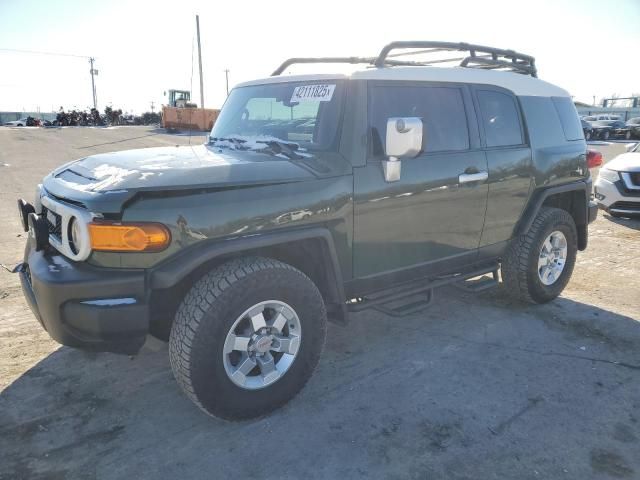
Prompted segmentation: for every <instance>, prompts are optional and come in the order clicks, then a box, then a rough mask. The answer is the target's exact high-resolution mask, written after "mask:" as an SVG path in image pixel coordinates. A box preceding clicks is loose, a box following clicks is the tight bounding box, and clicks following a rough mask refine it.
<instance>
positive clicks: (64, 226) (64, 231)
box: [40, 195, 95, 262]
mask: <svg viewBox="0 0 640 480" xmlns="http://www.w3.org/2000/svg"><path fill="white" fill-rule="evenodd" d="M40 202H41V208H40V212H42V206H44V207H46V209H47V210H51V211H52V212H54V213H57V214H58V215H60V217H61V229H60V230H61V231H60V235H61V239H60V240H58V239H57V238H56V237H55V235H51V234H50V235H49V244H50V245H51V246H52V247H53V248H55V249H56V250H58V251H59V252H60V253H61V254H63V255H64V256H65V257H68V258H70V259H71V260H75V261H77V262H81V261H82V260H86V259H87V258H88V257H89V254H91V239H90V237H89V227H88V224H89V223H91V221H92V220H93V218H94V216H95V215H94V214H92V213H91V212H88V211H87V210H84V209H81V208H78V207H73V206H71V205H67V204H65V203H62V202H58V201H56V200H54V199H52V198H51V197H47V196H46V195H43V196H41V197H40ZM74 217H75V219H76V221H77V222H78V225H80V238H81V239H82V242H81V248H80V250H79V251H78V253H74V252H73V250H72V249H71V246H70V244H69V222H70V221H71V219H72V218H74Z"/></svg>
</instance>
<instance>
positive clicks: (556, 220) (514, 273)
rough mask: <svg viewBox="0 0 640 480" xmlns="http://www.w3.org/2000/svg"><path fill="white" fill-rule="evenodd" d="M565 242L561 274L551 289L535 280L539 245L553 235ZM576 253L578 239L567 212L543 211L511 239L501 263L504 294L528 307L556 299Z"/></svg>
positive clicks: (567, 277)
mask: <svg viewBox="0 0 640 480" xmlns="http://www.w3.org/2000/svg"><path fill="white" fill-rule="evenodd" d="M556 230H559V231H561V232H562V233H563V234H564V236H565V238H566V239H567V258H566V262H565V265H564V269H563V270H562V273H561V274H560V276H559V277H558V279H557V280H556V281H555V282H554V283H552V284H551V285H545V284H544V283H542V281H541V280H540V277H539V276H538V257H539V255H540V251H541V249H542V244H543V243H544V241H545V240H546V238H547V237H548V236H549V235H550V234H551V233H552V232H554V231H556ZM577 251H578V235H577V231H576V225H575V222H574V221H573V218H572V217H571V215H570V214H569V212H567V211H566V210H561V209H559V208H550V207H542V208H541V209H540V211H539V212H538V215H537V216H536V218H535V220H534V221H533V224H532V225H531V228H530V229H529V231H527V232H526V233H525V234H524V235H520V236H519V237H516V238H514V239H513V240H512V241H511V243H510V245H509V248H508V249H507V252H506V254H505V257H504V258H503V260H502V267H501V271H502V281H503V284H504V285H503V286H504V289H505V292H506V293H507V294H508V295H509V296H510V297H512V298H514V299H517V300H520V301H524V302H527V303H546V302H549V301H551V300H553V299H554V298H556V297H557V296H558V295H560V293H561V292H562V290H564V288H565V287H566V285H567V283H568V282H569V279H570V278H571V273H572V272H573V267H574V265H575V262H576V254H577Z"/></svg>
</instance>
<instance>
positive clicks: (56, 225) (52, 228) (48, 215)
mask: <svg viewBox="0 0 640 480" xmlns="http://www.w3.org/2000/svg"><path fill="white" fill-rule="evenodd" d="M42 215H43V216H44V218H45V219H46V220H47V226H48V227H49V235H53V236H54V237H56V238H57V239H58V241H62V217H61V216H60V215H58V214H57V213H55V212H54V211H52V210H49V209H48V208H47V207H42ZM52 220H54V221H52Z"/></svg>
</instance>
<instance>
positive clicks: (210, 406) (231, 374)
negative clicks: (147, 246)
mask: <svg viewBox="0 0 640 480" xmlns="http://www.w3.org/2000/svg"><path fill="white" fill-rule="evenodd" d="M325 336H326V311H325V306H324V302H323V300H322V296H321V295H320V292H319V291H318V289H317V288H316V286H315V284H314V283H313V282H312V281H311V280H310V279H309V278H308V277H307V276H306V275H305V274H303V273H302V272H300V271H299V270H297V269H295V268H293V267H292V266H290V265H287V264H285V263H282V262H279V261H276V260H272V259H267V258H260V257H253V258H245V259H237V260H232V261H230V262H228V263H225V264H223V265H221V266H219V267H217V268H216V269H214V270H212V271H211V272H210V273H209V274H207V275H205V276H204V277H203V278H202V279H200V280H199V281H198V282H197V283H196V284H195V285H194V286H193V287H192V289H191V291H190V292H189V293H188V294H187V296H186V297H185V299H184V301H183V302H182V304H181V305H180V307H179V308H178V312H177V314H176V318H175V321H174V324H173V327H172V329H171V335H170V338H169V355H170V363H171V368H172V370H173V373H174V376H175V377H176V380H177V381H178V383H179V384H180V386H181V387H182V389H183V390H184V392H185V393H186V394H187V396H189V397H190V398H191V400H193V401H194V402H195V403H196V405H198V406H199V407H200V408H201V409H202V410H204V411H205V412H206V413H208V414H210V415H213V416H216V417H220V418H224V419H228V420H240V419H246V418H252V417H257V416H260V415H264V414H266V413H269V412H271V411H272V410H275V409H276V408H278V407H280V406H282V405H284V404H285V403H286V402H287V401H289V400H290V399H291V398H293V397H294V396H295V395H296V394H297V393H298V391H300V389H302V387H303V386H304V385H305V384H306V382H307V380H308V379H309V377H310V376H311V374H312V373H313V370H314V369H315V367H316V365H317V364H318V360H319V358H320V353H321V351H322V348H323V346H324V341H325Z"/></svg>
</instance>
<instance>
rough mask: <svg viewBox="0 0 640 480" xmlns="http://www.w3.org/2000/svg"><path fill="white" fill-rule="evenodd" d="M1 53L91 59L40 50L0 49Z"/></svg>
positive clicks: (84, 56) (85, 56)
mask: <svg viewBox="0 0 640 480" xmlns="http://www.w3.org/2000/svg"><path fill="white" fill-rule="evenodd" d="M0 51H1V52H13V53H29V54H32V55H51V56H56V57H75V58H91V57H89V56H88V55H74V54H72V53H55V52H42V51H39V50H20V49H18V48H0Z"/></svg>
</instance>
